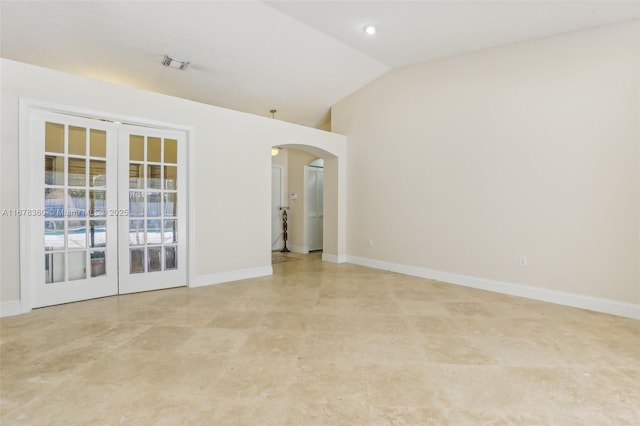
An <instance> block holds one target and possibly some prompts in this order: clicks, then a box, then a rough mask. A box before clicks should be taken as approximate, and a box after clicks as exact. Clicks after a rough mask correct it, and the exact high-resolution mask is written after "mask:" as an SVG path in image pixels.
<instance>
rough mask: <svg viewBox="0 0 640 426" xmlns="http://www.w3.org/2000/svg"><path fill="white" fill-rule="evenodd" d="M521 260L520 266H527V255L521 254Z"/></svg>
mask: <svg viewBox="0 0 640 426" xmlns="http://www.w3.org/2000/svg"><path fill="white" fill-rule="evenodd" d="M519 261H520V266H527V263H528V259H527V256H520V258H519Z"/></svg>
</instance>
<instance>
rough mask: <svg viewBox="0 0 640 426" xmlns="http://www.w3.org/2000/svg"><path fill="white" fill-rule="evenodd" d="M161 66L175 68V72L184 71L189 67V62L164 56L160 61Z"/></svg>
mask: <svg viewBox="0 0 640 426" xmlns="http://www.w3.org/2000/svg"><path fill="white" fill-rule="evenodd" d="M162 65H164V66H165V67H170V68H175V69H177V70H181V71H184V70H186V69H187V67H188V66H189V61H183V60H182V59H178V58H173V57H171V56H167V55H165V56H164V59H163V60H162Z"/></svg>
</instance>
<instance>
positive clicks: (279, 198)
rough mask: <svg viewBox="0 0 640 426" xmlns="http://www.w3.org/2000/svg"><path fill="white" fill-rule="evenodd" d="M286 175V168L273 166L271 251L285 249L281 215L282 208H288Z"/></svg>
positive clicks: (277, 165)
mask: <svg viewBox="0 0 640 426" xmlns="http://www.w3.org/2000/svg"><path fill="white" fill-rule="evenodd" d="M284 175H285V170H284V166H282V165H279V164H272V165H271V251H277V250H281V249H282V247H283V239H282V219H281V215H282V208H284V207H286V206H285V192H284V191H285V189H284V188H285V182H284Z"/></svg>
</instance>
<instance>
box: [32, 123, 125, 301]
mask: <svg viewBox="0 0 640 426" xmlns="http://www.w3.org/2000/svg"><path fill="white" fill-rule="evenodd" d="M31 129H32V132H33V133H34V136H35V137H34V145H35V147H36V148H38V149H36V150H35V151H34V152H35V154H36V156H38V157H39V158H40V160H39V163H40V164H41V166H40V167H39V168H38V169H37V172H36V173H34V177H33V178H34V179H36V181H35V182H32V188H34V189H35V188H36V187H37V186H39V187H40V189H39V191H37V192H39V194H40V196H39V197H37V196H36V195H35V194H34V195H33V197H34V199H33V202H32V205H34V206H41V208H34V209H33V210H32V211H30V212H29V213H30V214H31V216H32V217H30V218H29V219H28V220H29V221H30V225H31V226H30V227H31V233H32V235H33V238H34V241H33V242H34V244H33V245H34V250H36V251H40V252H41V254H40V256H41V257H40V259H42V261H38V262H36V264H40V265H41V266H40V267H38V269H39V272H37V273H35V274H34V277H35V281H36V282H35V283H34V284H35V287H36V291H35V297H34V299H35V300H34V306H36V307H37V306H46V305H52V304H58V303H66V302H71V301H76V300H83V299H90V298H95V297H102V296H106V295H111V294H116V293H117V288H118V287H117V285H118V284H117V283H118V277H117V273H116V271H117V269H116V265H117V263H116V262H117V256H116V250H117V245H116V238H117V229H116V227H117V221H116V220H115V217H111V216H110V215H109V212H110V211H111V210H114V209H115V206H116V203H117V199H116V190H117V176H116V171H117V170H116V167H115V165H116V160H117V158H116V149H117V147H116V144H117V139H116V138H115V137H114V136H115V133H114V128H113V126H112V125H111V124H109V123H105V122H102V121H99V120H91V119H84V118H78V117H72V116H66V115H61V114H51V113H36V114H34V116H33V117H32V122H31ZM42 164H43V165H44V167H42ZM38 182H39V184H38ZM36 230H38V231H36ZM35 241H39V243H37V245H36V244H35ZM34 254H35V253H34Z"/></svg>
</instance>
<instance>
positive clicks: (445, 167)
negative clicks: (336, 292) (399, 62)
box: [332, 21, 640, 316]
mask: <svg viewBox="0 0 640 426" xmlns="http://www.w3.org/2000/svg"><path fill="white" fill-rule="evenodd" d="M639 72H640V69H639V45H638V22H637V21H636V22H631V23H624V24H619V25H614V26H608V27H602V28H598V29H593V30H589V31H582V32H576V33H572V34H568V35H563V36H557V37H551V38H546V39H541V40H536V41H531V42H526V43H519V44H515V45H510V46H506V47H501V48H495V49H491V50H485V51H481V52H476V53H473V54H468V55H464V56H458V57H451V58H445V59H441V60H437V61H432V62H428V63H425V64H420V65H415V66H409V67H406V68H402V69H398V70H395V71H392V72H390V73H388V74H386V75H385V76H383V77H381V78H379V79H378V80H376V81H375V82H373V83H370V84H369V85H368V86H366V87H365V88H363V89H361V90H359V91H358V92H356V93H355V94H353V95H351V96H349V97H348V98H346V99H345V100H343V101H341V102H340V103H338V104H337V105H335V106H334V108H333V110H332V120H333V121H332V126H333V127H332V129H333V130H334V131H336V132H338V133H341V134H345V135H347V137H348V138H349V142H348V158H349V160H348V166H347V169H348V182H349V193H348V206H349V217H348V221H347V226H348V229H349V233H348V240H347V252H348V253H349V256H350V257H349V258H350V259H351V260H352V261H355V262H357V263H363V264H370V265H372V266H376V265H377V266H380V267H385V268H389V269H394V268H395V269H396V270H404V271H409V272H411V271H413V272H415V273H416V274H423V275H426V276H428V275H431V276H434V277H444V278H447V277H448V278H449V279H451V280H453V281H456V280H457V281H458V282H459V283H468V284H470V285H476V286H479V287H482V286H483V285H484V286H485V287H487V288H491V287H492V286H493V287H494V288H497V289H498V288H502V289H503V290H505V291H507V292H513V293H518V294H530V295H532V296H533V297H538V298H541V299H545V298H546V299H550V300H553V299H554V297H555V298H556V299H562V298H563V297H565V296H567V295H569V296H571V295H577V296H579V297H577V298H574V299H572V300H573V301H574V302H575V301H576V300H581V301H582V302H580V303H582V305H585V307H587V306H586V305H588V303H587V302H589V303H591V302H594V303H596V302H598V303H599V302H603V303H605V304H606V303H609V302H611V303H613V305H616V303H617V302H620V304H619V306H621V307H622V310H624V309H627V308H628V309H627V310H626V311H625V312H626V314H629V313H630V312H631V311H630V310H629V309H631V310H634V309H635V312H636V314H635V315H639V316H640V314H638V313H637V312H640V310H638V306H637V304H638V303H639V302H640V204H639V197H640V177H639V175H640V165H639V163H640V157H639V117H640V116H639V107H638V103H639V101H638V99H639V85H638V79H639V75H640V74H639ZM369 239H372V240H373V246H371V247H370V246H369V244H368V240H369ZM520 255H525V256H527V258H528V265H527V266H520V265H519V256H520ZM520 285H523V286H522V287H520ZM501 286H502V287H501ZM524 286H526V287H524ZM518 289H520V290H518ZM582 296H584V297H582ZM583 302H584V303H583ZM580 303H575V305H576V306H582V305H580ZM569 304H571V303H569ZM629 304H630V305H629ZM631 315H632V316H633V312H631Z"/></svg>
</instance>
